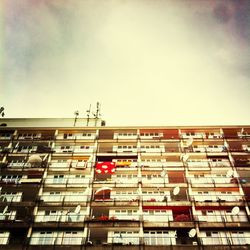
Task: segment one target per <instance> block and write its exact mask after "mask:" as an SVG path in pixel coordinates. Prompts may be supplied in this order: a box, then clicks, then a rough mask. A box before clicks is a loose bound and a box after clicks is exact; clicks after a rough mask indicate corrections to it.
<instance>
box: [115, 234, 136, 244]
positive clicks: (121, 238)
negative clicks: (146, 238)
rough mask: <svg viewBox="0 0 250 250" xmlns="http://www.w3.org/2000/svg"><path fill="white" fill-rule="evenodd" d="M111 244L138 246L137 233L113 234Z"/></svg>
mask: <svg viewBox="0 0 250 250" xmlns="http://www.w3.org/2000/svg"><path fill="white" fill-rule="evenodd" d="M113 243H122V244H125V245H127V244H132V245H138V244H139V233H138V232H125V231H123V232H114V236H113Z"/></svg>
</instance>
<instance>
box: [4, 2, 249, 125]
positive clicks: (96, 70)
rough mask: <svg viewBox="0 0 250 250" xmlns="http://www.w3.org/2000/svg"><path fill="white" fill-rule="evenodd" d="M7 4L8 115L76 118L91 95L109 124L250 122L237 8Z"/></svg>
mask: <svg viewBox="0 0 250 250" xmlns="http://www.w3.org/2000/svg"><path fill="white" fill-rule="evenodd" d="M6 3H7V4H6V6H7V7H6V8H5V20H6V22H5V26H6V34H5V70H4V73H5V82H4V96H3V97H4V98H3V101H4V104H5V105H6V113H7V115H8V113H9V116H36V117H37V116H73V113H74V111H75V110H76V109H79V110H80V114H81V115H83V113H84V112H85V110H86V109H87V108H88V106H89V104H90V103H92V104H93V103H95V102H96V101H100V102H101V103H102V109H103V112H102V113H103V114H104V118H106V120H107V121H108V124H118V123H119V124H155V125H157V124H159V125H160V124H161V125H162V124H166V123H167V124H169V123H171V124H176V123H179V124H181V123H193V124H194V123H200V124H202V123H203V124H204V123H207V124H209V123H210V124H211V123H212V124H216V123H230V122H231V123H240V122H247V121H248V122H249V117H250V116H249V111H248V109H247V106H248V105H249V98H248V97H249V95H248V93H249V89H250V88H249V84H248V83H249V77H250V76H249V74H248V73H247V72H249V71H248V70H247V68H248V67H249V65H250V63H249V57H248V55H249V54H247V53H246V51H249V44H248V42H247V41H245V40H244V46H243V45H242V44H243V43H240V44H239V43H238V41H239V39H240V40H241V39H244V36H245V35H242V36H241V38H239V36H240V34H247V26H246V25H245V26H244V28H242V29H243V30H242V31H241V33H240V34H239V33H237V32H236V31H235V29H234V28H235V27H238V25H239V23H247V22H248V18H247V17H246V16H245V17H244V18H242V20H239V17H237V13H238V12H244V11H245V10H242V6H238V5H237V6H236V5H233V2H232V3H231V5H229V7H225V2H224V1H213V3H214V4H213V5H210V1H209V2H208V1H206V2H205V1H204V2H203V1H202V2H201V1H198V3H199V4H197V1H195V0H193V1H187V2H184V1H170V0H169V1H160V0H158V1H122V0H119V1H111V0H110V1H102V2H100V1H73V0H69V1H56V0H55V1H45V0H40V1H30V0H24V1H8V2H7V1H6ZM242 3H243V2H242ZM220 6H222V7H220ZM223 8H224V9H223ZM215 10H216V11H215ZM244 13H246V12H244ZM224 16H225V17H224ZM231 31H234V32H233V33H232V32H231ZM232 34H233V35H232ZM236 84H237V85H236ZM236 86H237V87H236ZM236 93H237V96H236ZM17 104H18V105H17ZM247 117H248V118H247Z"/></svg>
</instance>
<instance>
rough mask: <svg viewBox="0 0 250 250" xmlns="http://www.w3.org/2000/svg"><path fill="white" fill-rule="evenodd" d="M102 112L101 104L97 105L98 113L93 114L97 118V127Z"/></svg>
mask: <svg viewBox="0 0 250 250" xmlns="http://www.w3.org/2000/svg"><path fill="white" fill-rule="evenodd" d="M100 110H101V104H100V103H99V102H97V103H96V112H95V113H93V115H94V118H95V126H96V124H97V120H98V119H99V118H100V116H101V113H100Z"/></svg>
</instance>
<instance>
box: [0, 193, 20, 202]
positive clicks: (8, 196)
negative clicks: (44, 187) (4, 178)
mask: <svg viewBox="0 0 250 250" xmlns="http://www.w3.org/2000/svg"><path fill="white" fill-rule="evenodd" d="M21 198H22V193H21V192H5V193H2V194H0V201H7V202H20V201H21Z"/></svg>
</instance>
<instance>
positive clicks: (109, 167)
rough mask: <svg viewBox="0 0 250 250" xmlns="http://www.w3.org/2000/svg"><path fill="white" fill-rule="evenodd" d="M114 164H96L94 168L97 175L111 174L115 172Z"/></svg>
mask: <svg viewBox="0 0 250 250" xmlns="http://www.w3.org/2000/svg"><path fill="white" fill-rule="evenodd" d="M115 167H116V164H115V162H97V163H96V166H95V170H96V173H98V174H113V173H114V172H115Z"/></svg>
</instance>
